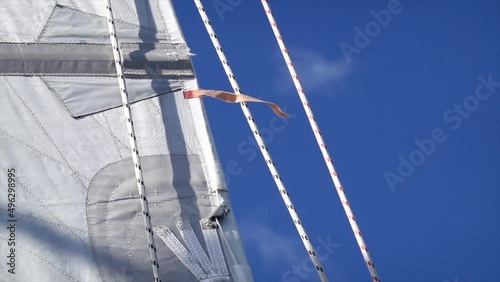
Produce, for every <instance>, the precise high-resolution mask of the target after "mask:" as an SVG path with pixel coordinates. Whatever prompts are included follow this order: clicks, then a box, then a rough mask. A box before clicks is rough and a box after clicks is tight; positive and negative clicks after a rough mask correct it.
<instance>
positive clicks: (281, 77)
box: [275, 48, 352, 94]
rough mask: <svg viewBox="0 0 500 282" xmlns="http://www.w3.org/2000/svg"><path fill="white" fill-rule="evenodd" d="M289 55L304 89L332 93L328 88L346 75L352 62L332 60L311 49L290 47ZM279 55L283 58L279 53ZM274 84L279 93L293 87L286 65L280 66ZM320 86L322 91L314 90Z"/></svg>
mask: <svg viewBox="0 0 500 282" xmlns="http://www.w3.org/2000/svg"><path fill="white" fill-rule="evenodd" d="M290 55H291V57H292V60H293V62H294V65H295V69H296V70H297V73H298V75H299V77H300V79H301V82H302V86H303V87H304V88H305V90H306V91H315V92H321V93H325V94H332V93H333V92H332V89H328V88H329V87H333V86H334V85H335V83H337V82H339V81H340V80H341V79H342V78H344V77H345V76H346V75H348V74H349V72H350V70H351V68H352V64H347V63H346V62H345V60H344V59H339V60H333V59H331V58H328V57H326V56H324V55H322V54H320V53H319V52H316V51H313V50H307V49H300V48H299V49H291V50H290ZM279 56H280V60H283V59H282V57H281V54H280V55H279ZM275 86H276V88H277V90H278V91H279V92H280V93H285V92H288V91H290V90H293V89H294V86H293V82H292V81H291V78H290V74H289V72H288V69H287V68H286V67H282V68H280V70H279V74H278V76H277V78H276V79H275ZM320 88H324V91H316V90H318V89H320Z"/></svg>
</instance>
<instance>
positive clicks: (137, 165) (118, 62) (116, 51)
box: [104, 0, 161, 282]
mask: <svg viewBox="0 0 500 282" xmlns="http://www.w3.org/2000/svg"><path fill="white" fill-rule="evenodd" d="M104 4H105V6H106V16H107V18H108V29H109V35H110V39H111V45H112V47H113V58H114V61H115V66H116V75H117V78H118V83H119V86H120V94H121V98H122V103H123V110H124V112H125V119H126V121H127V131H128V139H129V142H130V147H131V149H132V160H133V163H134V172H135V176H136V178H137V189H138V191H139V196H140V201H141V210H142V216H143V219H144V226H145V229H146V234H147V238H148V249H149V254H150V259H151V265H152V268H153V276H154V280H155V282H161V280H160V278H159V276H158V269H159V265H158V259H157V256H156V245H155V241H154V235H153V228H152V226H151V214H150V212H149V206H148V202H147V199H146V191H145V188H144V179H143V177H142V169H141V162H140V158H139V152H138V151H137V141H136V136H135V131H134V126H133V121H132V114H131V111H130V103H129V100H128V93H127V86H126V84H125V77H124V74H123V57H122V54H121V52H120V47H119V46H120V45H119V44H118V38H117V36H116V28H115V22H114V17H113V11H112V9H111V1H110V0H104Z"/></svg>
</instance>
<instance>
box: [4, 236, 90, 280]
mask: <svg viewBox="0 0 500 282" xmlns="http://www.w3.org/2000/svg"><path fill="white" fill-rule="evenodd" d="M0 240H4V241H7V239H6V238H4V237H0ZM16 248H18V249H19V250H24V251H26V252H28V253H30V254H32V255H33V256H34V257H36V258H38V259H39V260H41V261H43V262H45V263H46V264H48V265H50V266H52V268H54V269H55V270H57V271H59V272H61V273H62V274H64V275H65V276H66V277H68V278H69V279H71V280H72V281H75V282H80V281H79V280H77V279H76V278H75V277H73V276H72V275H71V274H69V273H67V272H66V271H64V270H62V269H60V268H59V267H57V266H56V265H55V264H53V263H52V262H50V261H49V260H48V259H46V258H44V257H42V256H40V255H38V254H36V253H34V252H32V251H30V250H29V249H28V248H24V247H22V246H19V245H18V246H16Z"/></svg>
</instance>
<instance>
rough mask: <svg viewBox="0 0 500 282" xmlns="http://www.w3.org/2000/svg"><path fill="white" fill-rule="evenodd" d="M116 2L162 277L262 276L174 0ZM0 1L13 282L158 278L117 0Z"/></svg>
mask: <svg viewBox="0 0 500 282" xmlns="http://www.w3.org/2000/svg"><path fill="white" fill-rule="evenodd" d="M111 3H112V7H113V14H114V18H115V23H114V24H115V27H116V35H117V37H118V40H119V43H120V46H119V47H120V49H121V52H122V55H123V67H124V75H125V81H126V84H127V88H128V96H129V97H128V98H129V101H130V110H131V113H132V120H133V127H134V130H135V136H136V141H137V151H138V154H139V156H140V160H141V169H142V173H143V180H144V187H145V190H146V195H145V196H146V198H147V201H148V203H149V212H150V217H151V224H152V226H153V230H154V231H155V235H154V239H155V242H156V243H155V247H156V249H157V257H158V264H159V268H158V274H159V278H160V279H161V280H162V281H200V280H203V281H215V280H217V281H229V280H231V281H233V280H234V281H252V275H251V272H250V268H249V267H248V263H247V260H246V256H245V253H244V250H243V247H242V244H241V241H240V238H239V231H238V229H237V225H236V222H235V220H234V216H233V214H232V212H231V209H232V208H231V204H230V201H229V197H228V192H227V187H226V183H225V181H224V178H223V174H222V169H221V166H220V163H219V159H218V157H217V152H216V149H215V147H214V145H213V140H212V136H211V132H210V126H209V124H208V123H207V119H206V115H205V112H204V108H203V104H202V101H201V100H200V99H185V98H184V90H185V89H197V88H198V85H197V81H196V77H195V74H194V69H193V66H192V64H191V58H190V55H191V53H190V50H189V48H188V46H187V45H186V43H185V40H184V38H183V36H182V33H181V30H180V27H179V24H178V21H177V18H176V15H175V12H174V7H173V4H172V3H171V2H170V1H159V0H145V1H144V0H141V1H139V0H113V1H111ZM0 11H1V14H2V16H1V17H0V174H1V177H0V193H1V195H0V222H1V223H0V226H2V228H1V229H0V254H1V256H2V258H1V259H0V278H1V279H0V280H2V281H153V272H152V269H151V261H150V256H149V248H150V247H151V246H150V245H149V244H148V240H147V237H146V234H145V231H144V228H145V227H144V222H143V218H142V214H141V203H140V195H139V194H138V191H137V183H136V181H137V179H136V177H135V175H134V163H133V161H132V151H131V150H130V145H129V142H128V135H127V134H128V133H127V128H126V126H127V123H126V120H125V116H124V113H123V109H122V107H123V105H122V102H121V99H120V91H119V86H118V81H117V78H116V69H115V66H114V60H113V53H112V47H111V41H110V38H109V33H108V27H107V19H106V8H105V5H104V2H103V1H102V0H58V1H56V0H38V1H32V0H3V1H0ZM221 207H223V208H222V209H223V210H224V211H225V212H227V211H229V213H227V215H226V217H225V218H224V219H219V221H220V223H221V224H222V226H223V230H224V232H225V233H224V235H223V234H222V233H221V232H220V230H218V229H217V228H216V225H214V224H211V221H210V217H211V216H212V215H213V213H214V211H215V210H217V209H219V210H220V209H221ZM5 227H10V228H5ZM158 233H159V234H158ZM160 235H161V236H160ZM221 236H224V237H225V238H221ZM225 242H227V244H226V243H225ZM229 249H230V250H229ZM229 253H230V254H231V255H229Z"/></svg>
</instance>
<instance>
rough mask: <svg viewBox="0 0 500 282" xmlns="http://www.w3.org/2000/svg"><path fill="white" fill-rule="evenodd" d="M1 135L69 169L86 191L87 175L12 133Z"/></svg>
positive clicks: (2, 131) (4, 132)
mask: <svg viewBox="0 0 500 282" xmlns="http://www.w3.org/2000/svg"><path fill="white" fill-rule="evenodd" d="M0 133H3V134H2V135H0V136H6V137H7V138H9V139H11V140H13V141H15V143H18V144H20V145H22V146H24V147H26V148H28V149H30V150H32V151H34V152H36V153H38V154H39V155H41V156H43V157H45V158H47V159H49V160H51V161H52V162H54V163H56V164H59V165H61V166H62V167H64V168H68V169H69V170H70V171H71V172H72V174H74V175H75V177H76V178H77V180H78V182H80V183H81V184H82V189H83V190H86V185H85V184H84V183H83V179H82V177H83V178H86V176H85V175H83V174H81V173H80V172H78V171H77V170H76V169H75V168H74V167H72V166H71V165H66V164H64V163H61V162H60V161H58V160H57V159H55V158H53V157H51V156H49V155H48V154H46V153H44V152H42V151H40V150H38V149H36V148H34V147H32V146H30V145H28V144H26V143H24V142H23V141H22V140H20V139H18V138H16V137H14V136H13V135H11V134H10V133H8V132H6V131H4V130H2V129H0ZM86 179H87V178H86ZM89 180H90V179H89Z"/></svg>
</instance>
